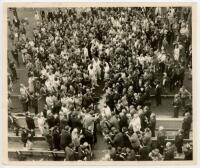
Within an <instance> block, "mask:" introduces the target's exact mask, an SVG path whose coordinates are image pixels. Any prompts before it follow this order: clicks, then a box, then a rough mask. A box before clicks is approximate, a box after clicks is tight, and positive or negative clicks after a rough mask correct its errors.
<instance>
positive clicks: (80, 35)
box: [4, 3, 196, 164]
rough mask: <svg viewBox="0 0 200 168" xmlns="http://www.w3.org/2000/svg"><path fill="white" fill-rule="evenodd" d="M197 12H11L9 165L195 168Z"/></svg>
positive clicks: (154, 8)
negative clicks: (170, 166)
mask: <svg viewBox="0 0 200 168" xmlns="http://www.w3.org/2000/svg"><path fill="white" fill-rule="evenodd" d="M193 7H194V6H193V5H192V4H191V5H182V4H181V3H180V4H179V5H176V6H174V5H173V4H171V5H170V4H169V5H163V6H162V5H158V4H157V5H151V6H145V5H141V6H139V5H138V4H137V5H136V6H134V5H131V6H129V5H127V6H124V5H123V6H119V5H117V6H115V5H108V6H99V5H98V6H94V5H93V6H91V7H90V6H87V7H84V6H81V5H80V6H78V7H68V6H66V7H65V6H59V7H57V6H54V5H53V4H52V5H48V4H46V6H44V5H43V6H41V7H40V6H39V5H37V6H33V7H32V6H31V5H29V6H28V7H23V5H22V6H15V5H13V6H12V5H11V6H8V7H6V10H5V11H6V14H5V15H6V18H5V20H6V22H5V24H6V34H5V36H6V37H7V44H5V45H7V47H6V54H7V56H6V58H5V59H6V65H5V66H6V67H7V69H6V70H5V71H6V73H7V74H6V80H7V81H6V82H7V88H6V92H7V95H6V96H7V100H5V102H7V103H6V107H7V111H4V114H5V113H6V114H5V118H4V120H5V122H6V128H5V129H6V134H5V135H6V138H5V139H6V141H7V143H6V144H7V157H8V161H9V162H12V161H15V162H16V161H17V162H28V161H35V162H34V163H37V162H41V161H42V162H47V163H48V161H54V162H56V161H63V162H66V161H69V162H70V161H71V162H74V161H76V162H77V161H78V162H77V163H80V162H81V161H82V162H92V161H105V162H108V161H110V162H111V161H112V162H113V161H114V164H115V161H121V162H124V163H126V162H129V163H130V161H131V162H132V163H133V164H134V162H137V163H140V162H141V163H145V161H147V162H148V163H149V164H151V163H154V164H155V163H156V162H155V161H158V162H159V161H162V162H164V163H165V162H166V163H169V162H171V161H175V162H177V163H180V164H181V163H182V164H183V163H187V162H188V163H192V161H194V155H195V153H194V150H195V148H196V146H195V143H194V141H196V140H195V136H194V129H196V128H195V127H194V125H193V124H194V120H195V119H196V118H194V116H195V113H196V111H194V108H193V98H194V96H193V94H192V93H193V78H194V76H193V66H194V57H195V55H194V52H193V43H192V40H193V38H192V37H193V35H194V34H193V33H194V32H193V31H194V29H193V25H194V24H193V14H194V13H193V12H194V11H193V9H194V8H193ZM5 11H4V12H5ZM5 135H4V136H5ZM153 161H154V162H153ZM76 162H75V163H76ZM96 163H97V164H98V162H96ZM116 163H118V162H116Z"/></svg>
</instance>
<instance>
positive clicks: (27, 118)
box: [26, 112, 35, 130]
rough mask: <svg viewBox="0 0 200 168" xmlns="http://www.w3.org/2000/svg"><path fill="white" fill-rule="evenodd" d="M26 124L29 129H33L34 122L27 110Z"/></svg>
mask: <svg viewBox="0 0 200 168" xmlns="http://www.w3.org/2000/svg"><path fill="white" fill-rule="evenodd" d="M26 124H27V127H28V129H29V130H34V129H35V123H34V119H33V116H31V114H30V112H27V115H26Z"/></svg>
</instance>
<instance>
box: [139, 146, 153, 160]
mask: <svg viewBox="0 0 200 168" xmlns="http://www.w3.org/2000/svg"><path fill="white" fill-rule="evenodd" d="M150 152H151V150H150V148H149V147H148V146H143V147H142V148H140V150H139V154H140V160H149V153H150Z"/></svg>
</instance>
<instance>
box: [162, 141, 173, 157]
mask: <svg viewBox="0 0 200 168" xmlns="http://www.w3.org/2000/svg"><path fill="white" fill-rule="evenodd" d="M164 160H174V147H173V146H172V144H171V142H167V144H166V148H165V151H164Z"/></svg>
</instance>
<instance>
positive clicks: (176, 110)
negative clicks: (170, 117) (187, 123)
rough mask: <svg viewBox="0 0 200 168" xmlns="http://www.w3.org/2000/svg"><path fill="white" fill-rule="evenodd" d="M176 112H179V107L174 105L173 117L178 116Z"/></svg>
mask: <svg viewBox="0 0 200 168" xmlns="http://www.w3.org/2000/svg"><path fill="white" fill-rule="evenodd" d="M178 113H179V107H178V106H174V118H178Z"/></svg>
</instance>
